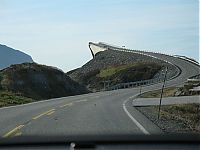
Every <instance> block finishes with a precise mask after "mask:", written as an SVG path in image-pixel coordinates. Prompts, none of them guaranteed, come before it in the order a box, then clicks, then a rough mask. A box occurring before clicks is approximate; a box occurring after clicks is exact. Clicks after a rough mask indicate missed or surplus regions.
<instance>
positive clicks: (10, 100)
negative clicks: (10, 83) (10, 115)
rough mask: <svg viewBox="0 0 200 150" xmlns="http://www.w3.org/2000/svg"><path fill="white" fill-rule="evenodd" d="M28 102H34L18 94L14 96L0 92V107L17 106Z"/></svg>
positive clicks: (10, 93)
mask: <svg viewBox="0 0 200 150" xmlns="http://www.w3.org/2000/svg"><path fill="white" fill-rule="evenodd" d="M30 102H34V100H33V99H31V98H27V97H23V96H21V95H20V94H14V93H12V92H7V91H0V107H6V106H13V105H19V104H25V103H30Z"/></svg>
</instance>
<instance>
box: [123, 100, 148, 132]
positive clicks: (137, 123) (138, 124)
mask: <svg viewBox="0 0 200 150" xmlns="http://www.w3.org/2000/svg"><path fill="white" fill-rule="evenodd" d="M128 100H129V99H127V100H125V101H124V102H123V109H124V111H125V113H126V114H127V115H128V117H129V118H130V119H131V120H132V121H133V122H134V123H135V125H136V126H137V127H138V128H139V129H140V130H141V131H142V132H143V133H144V134H147V135H149V134H150V133H149V132H148V131H147V130H146V129H145V128H144V127H143V126H142V125H141V124H140V123H139V122H138V121H137V120H136V119H135V118H134V117H133V116H132V115H131V114H130V113H129V112H128V110H127V109H126V103H127V102H128Z"/></svg>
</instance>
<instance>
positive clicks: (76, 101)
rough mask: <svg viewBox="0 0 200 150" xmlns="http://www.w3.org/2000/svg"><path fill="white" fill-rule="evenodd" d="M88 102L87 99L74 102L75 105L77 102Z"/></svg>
mask: <svg viewBox="0 0 200 150" xmlns="http://www.w3.org/2000/svg"><path fill="white" fill-rule="evenodd" d="M86 101H88V100H87V99H83V100H79V101H75V102H76V103H79V102H86Z"/></svg>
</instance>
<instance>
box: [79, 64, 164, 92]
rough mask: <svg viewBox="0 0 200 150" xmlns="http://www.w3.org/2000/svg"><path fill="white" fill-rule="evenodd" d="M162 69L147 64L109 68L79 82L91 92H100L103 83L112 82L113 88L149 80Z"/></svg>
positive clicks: (83, 77)
mask: <svg viewBox="0 0 200 150" xmlns="http://www.w3.org/2000/svg"><path fill="white" fill-rule="evenodd" d="M160 69H161V66H160V65H159V64H156V63H145V62H140V63H139V62H138V63H134V64H129V65H114V66H107V67H105V68H103V69H96V70H93V71H90V72H88V73H85V74H82V75H81V76H80V77H79V79H78V82H79V83H81V84H84V85H86V86H87V87H88V88H89V89H91V90H94V89H95V90H100V89H102V88H103V81H107V80H109V81H111V83H110V86H112V85H115V84H118V83H124V82H134V81H139V80H147V79H151V78H153V77H154V76H155V74H156V73H157V72H158V71H159V70H160Z"/></svg>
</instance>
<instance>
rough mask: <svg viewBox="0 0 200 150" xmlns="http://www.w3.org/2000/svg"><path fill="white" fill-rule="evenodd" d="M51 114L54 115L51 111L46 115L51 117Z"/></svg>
mask: <svg viewBox="0 0 200 150" xmlns="http://www.w3.org/2000/svg"><path fill="white" fill-rule="evenodd" d="M53 113H55V111H51V112H49V113H48V114H47V115H48V116H50V115H52V114H53Z"/></svg>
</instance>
